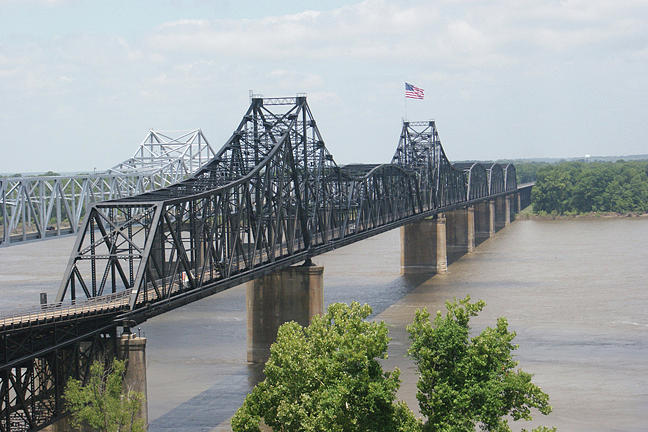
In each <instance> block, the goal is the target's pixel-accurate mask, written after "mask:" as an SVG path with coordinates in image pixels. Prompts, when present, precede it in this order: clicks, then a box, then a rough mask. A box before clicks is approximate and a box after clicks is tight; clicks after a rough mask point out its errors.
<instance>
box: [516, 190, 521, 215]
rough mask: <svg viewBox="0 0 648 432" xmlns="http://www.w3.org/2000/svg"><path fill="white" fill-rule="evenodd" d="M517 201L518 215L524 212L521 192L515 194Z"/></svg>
mask: <svg viewBox="0 0 648 432" xmlns="http://www.w3.org/2000/svg"><path fill="white" fill-rule="evenodd" d="M515 201H516V202H517V213H520V212H521V211H522V198H521V195H520V192H518V193H516V194H515Z"/></svg>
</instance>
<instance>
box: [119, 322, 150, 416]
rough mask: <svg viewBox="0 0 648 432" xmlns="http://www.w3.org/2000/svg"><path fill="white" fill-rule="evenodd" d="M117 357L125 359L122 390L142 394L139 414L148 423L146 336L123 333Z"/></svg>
mask: <svg viewBox="0 0 648 432" xmlns="http://www.w3.org/2000/svg"><path fill="white" fill-rule="evenodd" d="M119 357H120V358H121V359H122V360H126V375H125V376H124V392H125V393H127V392H128V391H136V392H139V393H142V394H143V395H144V400H143V401H142V406H141V408H140V413H139V416H140V418H141V419H143V420H144V424H145V425H148V394H147V392H146V338H143V337H138V336H135V335H134V334H126V333H125V334H123V335H122V336H121V338H120V339H119Z"/></svg>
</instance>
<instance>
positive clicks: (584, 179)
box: [532, 161, 648, 214]
mask: <svg viewBox="0 0 648 432" xmlns="http://www.w3.org/2000/svg"><path fill="white" fill-rule="evenodd" d="M532 202H533V209H534V210H535V211H536V212H546V213H557V214H570V213H589V212H616V213H646V212H648V162H643V161H631V162H624V161H619V162H592V163H583V162H564V163H560V164H556V165H548V166H545V167H543V168H542V169H540V170H539V171H538V173H537V183H536V185H535V187H534V188H533V192H532Z"/></svg>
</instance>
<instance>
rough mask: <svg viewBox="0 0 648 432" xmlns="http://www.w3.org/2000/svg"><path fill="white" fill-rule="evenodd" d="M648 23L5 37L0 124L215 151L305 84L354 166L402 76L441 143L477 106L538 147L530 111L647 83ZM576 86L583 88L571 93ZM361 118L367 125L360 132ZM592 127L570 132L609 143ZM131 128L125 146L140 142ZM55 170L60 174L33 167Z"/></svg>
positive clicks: (282, 20) (429, 11)
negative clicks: (192, 133) (417, 91)
mask: <svg viewBox="0 0 648 432" xmlns="http://www.w3.org/2000/svg"><path fill="white" fill-rule="evenodd" d="M1 1H2V0H0V2H1ZM178 16H184V15H182V14H180V13H179V15H178ZM647 21H648V3H646V2H645V0H644V1H642V0H619V1H615V2H610V1H606V0H587V1H585V0H562V1H558V0H550V1H542V2H538V1H535V0H493V1H488V2H484V1H476V0H441V1H438V2H429V1H414V2H409V1H408V2H393V1H387V0H366V1H363V2H361V3H357V4H352V5H348V6H344V7H341V8H337V9H333V10H328V11H304V12H301V13H296V14H290V15H281V16H270V17H263V18H258V19H223V20H205V19H178V20H174V21H170V22H166V23H163V24H160V25H158V26H157V27H154V28H152V29H151V30H149V31H145V32H143V33H138V34H137V35H136V36H135V35H132V34H131V35H129V34H122V33H121V32H120V30H119V29H118V28H115V30H114V33H111V34H109V35H105V34H101V33H97V34H93V35H88V34H75V35H73V36H60V35H52V37H51V38H43V39H42V40H37V39H27V38H25V39H22V40H3V41H2V42H0V78H2V79H0V94H2V95H3V98H4V99H5V100H6V101H7V102H6V103H4V104H3V107H2V108H0V123H2V120H3V119H10V118H11V119H13V120H11V123H10V126H13V125H15V124H19V121H18V120H16V119H18V118H20V116H23V117H22V122H23V128H22V129H23V130H28V132H27V133H31V131H30V128H29V127H28V126H27V125H29V123H30V121H33V120H34V118H36V117H38V119H39V121H41V122H43V125H46V124H49V129H50V130H51V131H53V132H51V133H52V136H51V139H52V143H57V142H58V143H63V142H64V139H67V136H66V135H67V132H66V130H70V129H73V128H84V127H85V128H87V129H88V130H91V132H88V134H90V135H92V134H95V133H96V134H97V135H102V134H101V133H99V131H102V129H109V128H110V127H113V126H115V125H119V127H120V128H122V129H121V130H122V132H121V133H123V134H124V135H126V134H132V132H133V130H135V131H141V130H146V129H147V128H149V127H161V128H185V127H203V128H205V129H206V130H207V129H209V128H211V130H213V131H216V132H214V133H215V134H216V136H214V137H213V138H212V137H210V140H211V141H212V143H213V144H214V145H216V146H217V145H218V142H219V141H218V140H219V139H220V138H222V137H223V135H225V134H227V133H229V132H228V131H230V130H231V128H232V125H234V124H236V122H237V121H238V120H237V117H238V116H239V115H240V112H241V111H243V109H244V107H243V105H244V104H245V103H246V101H247V89H249V88H253V89H255V90H256V91H259V92H261V93H264V94H265V95H267V96H274V95H284V94H294V93H295V92H301V91H305V92H307V93H308V95H309V100H310V101H311V105H312V106H313V109H314V110H315V111H317V112H318V115H321V116H323V117H324V118H325V119H326V121H327V122H328V124H335V125H336V127H335V128H332V129H330V130H324V131H323V132H324V133H325V135H326V136H327V139H328V140H330V141H329V142H331V143H332V145H335V143H336V142H343V143H350V142H353V145H346V146H344V147H343V148H342V149H341V150H335V153H336V155H340V156H341V158H342V159H344V158H346V159H347V160H349V159H351V160H356V161H359V160H362V159H363V158H362V157H361V156H360V155H362V154H363V153H364V154H370V155H371V157H372V158H375V160H376V161H380V160H385V159H388V158H389V156H390V155H391V153H392V152H393V145H394V143H393V142H392V138H393V137H392V135H393V134H392V132H393V131H392V129H394V125H393V124H392V120H393V121H394V122H395V123H397V122H398V119H399V118H400V116H401V115H402V113H401V111H402V88H401V86H402V81H403V80H405V79H407V80H412V81H413V82H415V83H417V84H419V85H421V86H423V87H426V91H427V94H428V95H429V100H427V99H426V101H425V102H424V103H421V104H418V105H412V107H411V108H410V115H411V116H414V115H417V116H419V115H420V116H421V117H422V118H428V117H431V116H436V115H437V114H440V113H443V114H444V115H445V116H446V117H447V119H446V121H447V123H448V124H447V125H446V124H443V120H441V119H440V120H441V123H442V124H443V130H444V133H448V134H449V135H450V134H452V133H453V128H452V127H451V126H453V124H452V121H453V119H456V124H457V125H460V126H457V127H458V128H461V129H462V130H461V131H460V132H455V134H456V135H455V136H451V138H453V139H455V140H460V141H466V140H468V138H469V137H468V136H467V135H466V134H468V131H469V129H470V128H466V127H465V126H464V124H465V122H464V118H463V117H464V116H465V117H467V118H470V116H471V115H472V118H473V119H478V120H479V121H483V122H484V124H482V125H475V126H474V128H476V129H478V128H480V127H481V126H484V127H488V126H490V123H488V121H487V120H488V119H486V120H484V118H485V117H484V115H483V113H484V112H486V111H487V112H488V113H489V115H490V116H492V118H493V119H495V118H497V117H498V116H504V115H509V116H518V118H517V120H515V121H516V122H517V124H519V125H524V126H525V127H523V126H519V127H518V131H521V132H519V134H526V135H518V136H515V137H513V138H508V137H507V136H506V134H504V133H502V136H500V137H499V138H497V137H495V136H493V137H492V138H491V137H489V138H488V139H491V140H492V143H493V145H499V146H502V145H505V144H504V143H503V142H504V141H507V140H510V141H518V142H519V141H523V140H528V141H532V140H533V139H534V137H533V136H531V133H532V132H531V129H532V126H533V124H534V123H535V121H536V117H538V116H540V115H541V114H542V115H544V114H543V113H540V112H539V110H541V109H544V108H538V107H543V106H547V107H550V108H549V111H551V114H552V115H553V111H556V110H555V109H554V106H555V104H556V103H557V102H560V100H558V101H556V100H555V98H560V97H561V96H562V95H570V98H571V99H573V100H578V97H582V94H585V95H586V96H587V97H591V96H589V95H590V94H598V93H597V92H595V91H590V90H591V89H590V88H589V87H587V86H595V88H596V90H597V91H598V89H599V88H601V87H602V85H601V84H600V83H601V82H602V81H605V82H606V83H607V86H608V87H606V88H610V89H611V90H609V91H610V92H612V91H614V89H612V87H613V83H614V82H615V80H614V79H612V78H617V80H620V79H622V78H618V76H617V75H615V76H612V74H613V73H617V72H611V71H618V75H619V76H620V75H623V76H624V77H625V75H628V76H632V77H633V79H635V81H636V80H638V82H639V84H637V86H639V88H643V87H641V86H642V85H643V83H644V82H645V78H641V76H640V74H639V73H638V72H636V71H638V70H641V69H643V70H644V71H645V70H646V62H648V28H646V26H645V22H647ZM626 63H627V64H629V66H627V67H626ZM627 68H630V69H627ZM606 71H610V72H606ZM594 73H596V74H598V75H594ZM557 78H559V79H560V80H563V81H564V82H558V81H557ZM525 80H527V81H525ZM559 84H560V85H562V86H563V87H560V85H559ZM579 87H583V90H581V92H582V94H574V95H572V94H571V93H570V92H572V91H573V88H579ZM540 89H542V90H540ZM644 90H645V89H644ZM606 97H607V98H608V99H609V100H624V99H627V97H625V95H624V98H622V97H619V96H618V95H616V94H612V95H608V96H606ZM552 98H554V99H552ZM571 99H570V101H571ZM536 100H541V102H537V101H536ZM604 102H607V99H606V100H605V101H604V100H603V99H601V100H594V102H592V101H591V100H590V101H589V103H586V102H583V106H582V107H581V109H582V110H583V111H586V110H587V109H589V108H590V107H591V106H592V105H596V103H599V105H600V106H602V107H605V106H606V104H605V103H604ZM570 103H571V102H570ZM63 104H65V105H64V108H65V109H63V108H60V106H63ZM316 104H317V105H319V106H317V107H316V106H315V105H316ZM511 106H518V107H523V108H524V109H511V108H510V107H511ZM575 106H577V104H576V105H575ZM16 107H18V108H16ZM604 109H607V108H601V113H603V112H604ZM429 111H432V112H429ZM509 111H511V112H509ZM573 111H575V110H570V111H568V112H567V114H568V115H575V113H574V112H573ZM635 112H637V115H638V116H640V115H641V114H642V112H641V110H635ZM50 113H54V114H52V116H51V117H49V118H48V116H49V115H50ZM525 113H526V114H525ZM563 114H564V112H563ZM646 114H648V113H645V112H644V113H643V117H645V115H646ZM75 115H77V116H80V117H82V121H80V120H79V118H75ZM524 115H526V116H527V117H524ZM563 117H564V118H565V121H567V119H568V118H569V117H568V116H566V115H563ZM603 117H604V116H603V114H601V118H603ZM106 118H108V119H112V120H110V121H112V122H114V123H110V121H108V120H106ZM561 120H562V119H561V118H556V119H554V121H561ZM6 121H7V122H8V120H6ZM507 121H508V120H507ZM512 121H513V120H512ZM623 121H624V120H623V119H622V118H619V119H618V122H623ZM48 122H49V123H48ZM66 122H67V123H66ZM338 122H339V123H338ZM574 122H575V123H578V120H574ZM189 123H190V124H189ZM7 124H9V123H7ZM86 124H87V126H86ZM358 124H363V125H372V126H368V127H367V129H366V130H364V129H362V128H359V127H358V126H357V125H358ZM0 126H1V124H0ZM396 126H397V125H396ZM526 126H528V127H526ZM471 128H472V127H471ZM59 129H60V130H61V132H58V130H59ZM482 129H483V127H482ZM499 129H506V128H505V127H502V128H499ZM565 129H567V128H565ZM455 130H456V128H455ZM396 132H397V131H396ZM396 132H394V134H395V133H396ZM613 132H614V131H610V135H609V137H608V141H609V139H610V137H613V136H615V134H614V133H613ZM33 133H34V135H36V131H34V132H33ZM57 133H59V134H60V136H59V138H57V136H56V134H57ZM587 133H589V134H590V135H587V134H585V135H583V138H579V137H578V136H576V135H575V139H582V140H583V141H588V142H593V141H596V140H598V139H600V140H601V142H603V141H605V140H604V137H603V136H601V137H600V138H599V137H598V136H595V135H593V133H590V132H589V131H588V132H587ZM218 134H222V135H218ZM462 134H463V135H462ZM574 134H576V132H574ZM135 135H136V136H134V137H133V138H134V139H133V140H132V141H133V142H134V141H136V139H137V138H139V135H138V134H135ZM92 136H94V135H92ZM98 139H106V138H104V137H103V136H102V137H100V138H98ZM480 139H481V138H480ZM57 140H58V141H57ZM498 140H499V141H498ZM114 141H118V140H116V139H115V140H114ZM444 141H446V142H447V141H448V140H446V139H445V136H444ZM365 142H366V143H365ZM379 142H381V143H383V144H381V145H382V147H381V146H379V145H378V144H376V143H379ZM131 143H132V142H131V141H127V140H126V141H125V142H124V144H123V145H124V146H125V150H123V151H120V150H118V149H115V150H114V151H111V153H110V154H108V151H107V150H106V152H105V153H103V154H101V155H100V156H99V160H104V159H106V158H107V157H111V158H113V159H109V160H111V161H114V162H115V163H116V162H117V160H114V158H116V157H117V156H115V155H116V154H122V152H123V153H124V155H123V156H126V155H128V154H130V153H131V150H132V149H131V148H130V147H129V146H130V144H131ZM0 145H2V143H1V142H0ZM61 145H68V144H61ZM69 145H72V144H69ZM110 145H111V146H113V145H116V144H114V142H113V141H111V143H110ZM366 146H370V147H371V148H370V149H369V150H367V147H366ZM487 148H488V146H487V145H486V144H484V143H481V145H479V146H476V147H474V148H470V147H467V148H466V149H465V152H466V154H465V155H461V154H459V155H456V157H462V156H465V157H471V155H472V154H475V156H474V157H488V154H487V150H486V149H487ZM508 148H512V149H515V148H516V147H514V146H513V145H511V146H509V147H508ZM562 150H563V149H562V148H557V150H556V151H562ZM99 151H104V150H103V149H102V146H100V145H98V146H96V149H95V148H93V151H92V152H89V153H88V156H87V157H91V155H93V154H98V153H93V152H99ZM345 152H346V153H345ZM479 152H483V154H482V155H479V154H478V153H479ZM583 152H584V151H581V150H579V151H578V154H580V153H583ZM590 152H592V153H594V152H595V151H594V150H591V151H590ZM630 152H632V151H628V153H630ZM61 153H62V154H64V153H65V152H61ZM450 153H451V154H453V156H454V153H453V152H452V151H450ZM44 154H46V153H44ZM107 154H108V155H107ZM503 156H506V152H504V153H503ZM16 157H18V156H16ZM32 162H33V160H32V161H27V160H26V161H25V163H32ZM42 163H43V164H47V163H51V160H44V161H43V162H42ZM70 163H71V162H70ZM88 165H89V166H94V165H97V162H96V161H95V162H91V163H88ZM50 168H57V169H58V167H49V166H43V169H44V170H47V169H50ZM69 168H70V169H75V168H76V167H75V166H70V167H69ZM2 169H3V167H2V166H0V171H1V170H2ZM4 169H6V168H4Z"/></svg>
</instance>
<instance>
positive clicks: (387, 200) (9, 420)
mask: <svg viewBox="0 0 648 432" xmlns="http://www.w3.org/2000/svg"><path fill="white" fill-rule="evenodd" d="M531 187H532V184H530V185H523V186H520V187H518V185H517V183H516V175H515V167H514V166H513V165H510V164H508V165H499V164H496V163H488V164H484V163H468V164H457V165H453V164H451V163H450V162H449V161H448V159H447V157H446V155H445V152H444V150H443V147H442V146H441V142H440V140H439V137H438V133H437V130H436V125H435V123H434V122H433V121H431V122H405V123H404V124H403V128H402V131H401V135H400V140H399V143H398V146H397V149H396V152H395V154H394V157H393V158H392V161H391V163H388V164H382V165H375V164H371V165H347V166H341V167H338V166H337V165H336V164H335V162H334V160H333V157H332V155H331V154H330V153H329V152H328V150H327V149H326V147H325V145H324V141H323V139H322V136H321V134H320V132H319V130H318V128H317V123H316V121H315V119H314V118H313V116H312V114H311V111H310V108H309V107H308V104H307V103H306V99H305V97H297V98H280V99H262V98H256V99H253V100H252V103H251V105H250V107H249V108H248V110H247V112H246V114H245V115H244V117H243V119H242V121H241V123H240V124H239V126H238V128H237V129H236V130H235V131H234V133H233V134H232V137H231V138H230V139H229V140H228V141H227V143H226V144H225V145H224V146H223V148H221V150H220V151H219V152H218V153H217V154H216V156H215V157H214V158H213V160H212V161H211V162H209V163H207V164H206V165H204V166H203V168H201V169H200V170H199V171H198V172H197V173H196V174H195V175H193V176H192V177H191V178H189V179H188V180H185V181H183V182H180V183H177V184H174V185H172V186H169V187H166V188H162V189H159V190H155V191H152V192H148V193H145V194H141V195H138V196H135V197H129V198H122V199H117V200H112V201H105V202H102V203H97V204H95V205H93V206H92V207H91V208H90V210H89V211H88V212H87V215H86V218H85V221H84V224H83V225H82V227H81V228H80V230H79V233H78V235H77V239H76V243H75V246H74V250H73V252H72V255H71V256H70V260H69V264H68V266H67V269H66V272H65V274H64V277H63V280H62V283H61V285H60V289H59V292H58V295H57V298H56V302H55V304H53V305H45V306H41V307H40V308H38V309H33V310H31V311H27V312H26V313H20V312H19V311H16V313H14V314H12V315H10V316H5V317H0V337H1V338H2V340H1V341H0V342H1V343H2V351H1V352H0V432H3V431H9V430H12V431H17V430H19V431H23V430H37V429H39V428H42V427H44V426H46V425H47V424H50V423H51V422H52V421H54V420H55V419H56V418H58V417H60V416H61V415H62V413H63V405H62V399H61V397H62V390H63V388H64V383H65V382H66V381H67V379H68V377H70V376H75V377H79V378H81V379H83V378H84V377H85V376H87V370H88V367H89V364H90V362H91V361H92V360H93V359H95V358H105V357H106V356H110V355H117V354H116V353H117V349H118V347H117V333H116V332H117V327H124V328H128V327H131V326H133V325H135V324H136V323H139V322H143V321H145V320H146V319H148V318H150V317H152V316H155V315H159V314H161V313H164V312H165V311H168V310H171V309H174V308H177V307H180V306H182V305H185V304H187V303H190V302H193V301H195V300H198V299H200V298H203V297H206V296H209V295H212V294H214V293H216V292H219V291H222V290H225V289H227V288H230V287H232V286H236V285H239V284H241V283H243V282H246V281H250V280H253V279H257V280H258V279H259V278H261V277H263V276H265V275H269V274H275V272H278V271H281V270H282V269H285V268H287V267H289V266H291V265H292V264H295V263H298V262H302V261H310V259H311V258H313V257H315V256H317V255H319V254H322V253H324V252H327V251H330V250H333V249H336V248H339V247H342V246H345V245H347V244H350V243H353V242H356V241H360V240H363V239H365V238H368V237H370V236H373V235H376V234H379V233H382V232H385V231H388V230H391V229H394V228H398V227H402V226H410V225H412V224H418V223H420V222H421V221H425V220H430V219H431V218H434V219H435V220H436V219H437V218H439V217H441V218H442V219H443V220H445V218H443V217H442V215H443V214H446V213H447V214H452V213H453V212H460V213H461V212H463V211H464V210H465V209H473V210H475V209H481V210H479V211H478V213H479V215H480V216H479V217H478V218H477V217H476V219H479V222H476V221H473V222H472V224H473V225H472V228H470V229H472V230H473V240H472V241H473V244H474V231H475V226H476V224H477V223H479V224H480V226H481V228H480V230H482V231H483V230H486V231H489V228H488V224H489V222H488V219H489V218H490V232H491V235H492V232H493V231H494V229H493V225H494V224H495V219H496V218H497V217H499V218H500V219H498V220H499V221H501V223H502V224H504V223H508V220H509V217H510V213H511V211H513V212H515V211H519V209H520V208H522V207H524V206H525V205H526V204H528V202H529V201H530V190H531ZM512 197H513V198H517V200H516V199H511V198H512ZM511 206H513V208H512V209H511V208H510V207H511ZM475 212H477V211H476V210H475ZM484 216H485V217H486V219H485V220H486V222H484V219H483V217H484ZM435 223H436V222H435ZM465 223H466V222H464V225H465ZM497 223H499V222H497ZM443 224H445V222H443ZM484 224H485V225H484ZM464 228H465V229H464V234H465V233H466V232H468V231H469V230H470V229H469V228H466V227H464ZM443 229H445V227H444V228H443ZM453 229H454V228H453ZM441 235H442V236H443V245H444V246H443V247H444V248H445V231H444V232H443V234H441ZM448 235H450V234H448ZM452 235H454V236H456V235H457V234H456V232H455V233H454V234H452ZM449 238H450V237H449ZM435 242H436V240H435ZM444 254H445V249H444ZM110 353H113V354H110Z"/></svg>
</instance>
